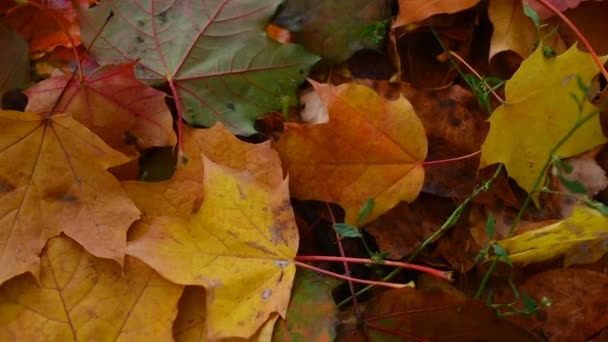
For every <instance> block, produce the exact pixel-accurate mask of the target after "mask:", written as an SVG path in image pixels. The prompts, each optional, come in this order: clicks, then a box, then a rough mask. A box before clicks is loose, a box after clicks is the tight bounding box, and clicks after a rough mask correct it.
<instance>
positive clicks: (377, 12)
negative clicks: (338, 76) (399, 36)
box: [273, 0, 391, 62]
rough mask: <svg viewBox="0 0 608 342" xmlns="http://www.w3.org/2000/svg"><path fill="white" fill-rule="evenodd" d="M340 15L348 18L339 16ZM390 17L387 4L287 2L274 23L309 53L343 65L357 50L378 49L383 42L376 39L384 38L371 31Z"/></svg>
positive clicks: (358, 0) (340, 0)
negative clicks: (293, 37) (287, 31)
mask: <svg viewBox="0 0 608 342" xmlns="http://www.w3.org/2000/svg"><path fill="white" fill-rule="evenodd" d="M340 12H342V13H348V14H349V15H339V16H337V15H336V13H340ZM390 13H391V6H390V2H389V1H386V0H371V1H370V0H333V1H286V2H285V3H284V5H283V6H282V7H280V8H279V11H278V13H277V15H276V16H275V17H274V18H273V23H276V24H278V25H280V26H281V27H284V28H286V29H288V30H289V31H290V32H291V33H292V34H294V35H295V37H296V38H295V40H296V41H297V42H298V43H300V44H302V45H304V46H305V47H306V48H307V49H309V50H310V51H312V52H314V53H316V54H319V55H321V56H323V58H325V59H327V60H330V61H333V62H341V61H344V60H346V59H348V58H349V57H350V56H351V55H352V54H353V53H355V52H356V51H358V50H361V49H364V48H367V49H378V47H379V45H380V44H379V43H380V41H381V40H382V38H381V37H374V35H376V34H379V35H381V36H382V35H383V34H381V32H370V31H369V30H370V29H372V28H374V25H377V24H379V23H381V22H383V21H384V20H388V19H389V18H390ZM379 29H380V31H382V29H381V28H380V27H379ZM372 31H373V30H372ZM370 36H372V37H370ZM370 38H371V39H370Z"/></svg>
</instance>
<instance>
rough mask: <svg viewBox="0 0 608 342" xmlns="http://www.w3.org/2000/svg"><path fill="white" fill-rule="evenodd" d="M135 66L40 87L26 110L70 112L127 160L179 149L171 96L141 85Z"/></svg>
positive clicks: (31, 91) (58, 79)
mask: <svg viewBox="0 0 608 342" xmlns="http://www.w3.org/2000/svg"><path fill="white" fill-rule="evenodd" d="M133 66H134V63H128V64H123V65H116V66H114V65H108V66H103V67H100V68H98V69H97V70H95V71H93V72H92V73H90V74H88V75H86V77H85V78H84V79H83V80H79V79H77V78H73V77H71V76H70V75H63V76H56V77H52V78H49V79H46V80H44V81H42V82H38V83H36V84H35V85H34V86H33V87H31V88H29V89H27V90H26V91H25V93H26V94H27V96H28V97H29V102H28V105H27V108H26V111H30V112H34V113H40V114H48V113H49V111H50V110H52V109H53V108H54V109H55V111H57V112H61V113H70V114H72V116H73V118H74V119H76V120H78V121H79V122H80V123H82V124H83V125H85V126H87V127H88V128H89V129H90V130H91V131H93V132H94V133H95V134H97V135H98V136H99V137H100V138H102V139H103V140H104V141H105V142H106V143H107V144H108V145H110V146H111V147H112V148H114V149H117V150H119V151H121V152H123V153H125V154H127V155H133V154H136V153H137V152H138V150H143V149H146V148H150V147H156V146H174V145H175V144H176V142H177V139H176V137H175V132H174V131H173V118H172V117H171V112H170V111H169V108H168V107H167V105H166V104H165V94H164V93H163V92H161V91H159V90H156V89H154V88H151V87H148V86H146V85H145V84H143V83H141V82H139V81H137V80H136V79H135V75H134V73H133ZM64 88H65V90H64ZM62 93H63V96H61V97H60V94H62ZM58 99H59V102H58V103H57V104H55V103H56V101H58Z"/></svg>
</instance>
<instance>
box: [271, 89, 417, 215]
mask: <svg viewBox="0 0 608 342" xmlns="http://www.w3.org/2000/svg"><path fill="white" fill-rule="evenodd" d="M313 85H314V87H315V90H316V91H317V93H318V94H319V96H320V97H321V100H322V101H323V103H324V104H325V106H326V107H327V110H328V113H329V122H327V123H324V124H319V125H299V124H287V125H286V128H285V134H284V135H283V137H281V139H280V140H279V141H278V143H277V144H276V145H275V149H276V150H277V152H278V153H279V156H281V161H282V162H283V166H284V168H285V170H286V171H287V172H288V174H289V178H290V189H291V192H292V195H293V196H294V197H296V198H299V199H303V200H320V201H326V202H334V203H337V204H339V205H341V206H342V207H343V208H344V210H345V212H346V217H345V219H344V221H345V222H346V223H350V224H357V216H358V212H359V208H360V207H361V206H362V205H363V204H364V203H365V202H366V201H367V200H368V199H370V198H373V199H375V206H374V210H373V211H372V212H371V214H370V215H368V217H367V218H366V219H365V221H364V222H359V223H360V224H364V223H366V222H370V221H372V220H374V219H375V218H377V217H378V216H380V215H382V214H384V213H385V212H387V211H388V210H390V209H391V208H393V207H394V206H395V205H397V203H399V202H400V201H406V202H411V201H413V200H414V199H416V197H417V196H418V193H419V192H420V189H421V188H422V183H423V182H424V169H423V167H422V163H423V161H424V159H425V158H426V153H427V139H426V134H425V130H424V126H423V125H422V123H421V122H420V119H418V117H417V116H416V113H415V112H414V109H413V108H412V105H411V104H410V102H409V101H408V100H407V99H405V98H403V97H401V98H399V99H398V100H396V101H390V100H387V99H386V98H383V97H382V96H380V95H378V93H376V92H375V91H374V90H372V89H371V88H369V87H366V86H363V85H360V84H354V83H347V84H342V85H340V86H333V85H329V84H319V83H313Z"/></svg>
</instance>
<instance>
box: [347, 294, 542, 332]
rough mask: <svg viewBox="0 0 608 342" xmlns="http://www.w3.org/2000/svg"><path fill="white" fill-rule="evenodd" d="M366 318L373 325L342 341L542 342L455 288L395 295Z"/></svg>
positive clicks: (376, 301) (371, 306) (381, 299)
mask: <svg viewBox="0 0 608 342" xmlns="http://www.w3.org/2000/svg"><path fill="white" fill-rule="evenodd" d="M416 286H417V287H418V284H417V285H416ZM444 287H445V286H444ZM364 317H365V320H367V322H366V324H364V325H363V328H359V329H356V330H355V331H352V332H350V333H349V331H348V330H347V329H346V328H343V329H339V331H340V333H341V335H342V336H339V338H338V339H337V340H338V341H353V340H359V338H360V337H361V338H363V336H366V337H367V339H368V340H370V341H403V340H404V339H403V337H407V338H408V339H409V340H411V338H415V339H417V340H419V341H429V340H430V341H522V342H523V341H530V342H533V341H537V339H535V338H534V336H533V335H532V334H531V333H529V332H527V331H526V330H524V329H523V328H519V327H517V326H516V325H514V324H512V323H511V322H509V321H507V320H505V319H501V318H500V317H498V316H497V315H496V314H495V312H494V310H492V309H491V308H489V307H487V306H486V305H485V304H483V303H481V302H479V301H474V300H471V299H467V298H466V297H465V296H464V295H463V294H462V293H460V292H459V291H458V290H456V289H453V288H449V289H448V288H446V289H442V288H441V287H432V288H421V289H412V288H407V287H405V288H401V289H391V290H388V291H386V292H382V293H380V294H379V295H376V296H375V297H374V298H373V299H372V300H370V301H369V302H368V303H367V306H366V308H365V314H364ZM497 336H500V338H496V337H497Z"/></svg>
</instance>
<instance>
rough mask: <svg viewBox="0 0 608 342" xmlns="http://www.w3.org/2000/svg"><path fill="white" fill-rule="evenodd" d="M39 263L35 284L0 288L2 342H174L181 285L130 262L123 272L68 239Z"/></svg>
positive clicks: (26, 279)
mask: <svg viewBox="0 0 608 342" xmlns="http://www.w3.org/2000/svg"><path fill="white" fill-rule="evenodd" d="M41 259H42V262H41V272H40V285H38V284H37V283H36V281H34V279H32V277H30V276H29V275H21V276H18V277H16V278H13V279H11V280H9V281H7V282H6V283H4V284H2V286H1V287H0V340H2V341H145V340H150V338H153V340H157V341H159V340H164V341H169V340H171V338H172V325H173V320H174V319H175V316H176V314H177V302H178V300H179V298H180V295H181V293H182V288H183V286H180V285H177V284H173V283H171V282H169V281H167V280H165V279H163V278H162V277H160V276H159V275H158V274H157V273H156V272H154V270H152V269H151V268H150V267H148V266H146V265H145V264H144V263H142V262H141V261H139V260H137V259H135V258H133V257H127V258H126V260H125V266H124V269H121V267H120V265H118V264H117V263H116V262H114V261H112V260H108V259H101V258H96V257H94V256H92V255H91V254H89V253H87V252H86V251H85V250H84V249H83V248H82V247H81V246H80V245H78V244H77V243H76V242H74V241H73V240H72V239H70V238H68V237H66V236H59V237H56V238H53V239H51V240H49V242H48V244H47V246H46V248H45V251H44V253H43V254H42V256H41Z"/></svg>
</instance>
